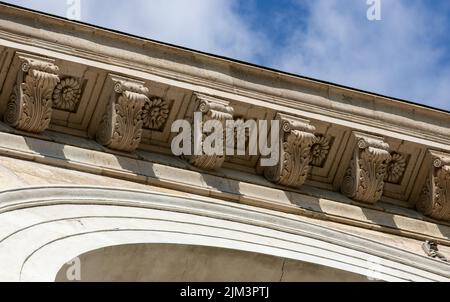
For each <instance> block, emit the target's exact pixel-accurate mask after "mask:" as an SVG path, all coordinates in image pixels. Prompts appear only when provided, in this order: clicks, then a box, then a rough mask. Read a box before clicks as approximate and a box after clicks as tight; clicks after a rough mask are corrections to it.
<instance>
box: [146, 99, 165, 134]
mask: <svg viewBox="0 0 450 302" xmlns="http://www.w3.org/2000/svg"><path fill="white" fill-rule="evenodd" d="M169 111H170V110H169V104H168V103H167V102H166V101H165V100H163V99H161V98H156V97H155V98H152V99H151V100H150V101H149V102H147V103H146V104H145V106H144V109H143V113H142V118H143V120H144V128H146V129H150V130H161V129H162V127H163V126H164V125H165V124H166V121H167V118H168V117H169Z"/></svg>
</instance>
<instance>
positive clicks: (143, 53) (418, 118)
mask: <svg viewBox="0 0 450 302" xmlns="http://www.w3.org/2000/svg"><path fill="white" fill-rule="evenodd" d="M0 8H1V11H0V71H1V73H0V116H3V118H4V119H5V120H6V121H7V122H8V124H10V125H11V126H13V127H15V128H16V129H17V130H18V131H24V132H19V133H20V134H21V135H23V136H24V137H28V136H33V135H36V134H41V135H42V136H41V138H42V137H45V135H47V133H45V132H44V133H42V132H43V131H44V130H46V129H50V130H51V131H54V132H58V133H59V134H65V135H67V134H68V135H73V136H81V137H84V138H87V139H88V140H87V141H88V143H86V144H88V145H89V144H96V142H95V140H97V141H98V142H99V143H100V145H96V148H97V147H98V148H100V150H101V151H102V152H106V153H108V154H121V155H123V156H125V157H127V156H128V157H136V156H139V154H140V153H139V152H140V151H142V150H150V151H153V152H155V153H159V154H160V153H166V154H170V155H172V157H171V160H172V161H177V160H179V159H178V158H176V157H175V156H173V154H172V153H170V145H171V144H170V143H171V138H173V135H172V133H171V124H172V123H173V122H174V121H175V120H177V119H184V120H189V119H190V118H192V114H193V112H196V111H200V112H203V113H204V114H205V115H204V118H206V119H210V118H214V119H218V120H220V121H221V122H222V123H224V122H225V121H227V120H231V119H234V120H240V121H245V120H279V121H281V124H282V128H281V132H280V134H281V135H280V140H279V143H280V145H281V146H282V150H281V151H282V152H280V153H281V154H280V157H279V159H280V161H279V165H278V166H276V167H274V168H268V169H265V170H264V169H262V170H261V169H260V168H261V167H259V166H258V162H259V161H260V160H261V154H256V155H248V156H247V155H246V156H247V157H244V158H242V157H241V158H239V157H238V156H228V155H227V156H216V155H212V156H210V155H209V156H201V155H200V156H197V157H195V156H193V157H192V158H188V160H189V163H190V164H191V165H189V164H187V163H186V166H183V169H184V170H185V171H187V172H191V171H192V170H195V169H197V170H198V169H200V170H203V171H209V172H208V173H212V174H214V173H215V172H211V170H218V171H219V173H221V172H222V171H221V169H223V168H227V167H234V170H237V172H242V171H247V172H249V173H250V175H251V177H250V176H249V177H250V178H253V177H255V178H257V179H258V181H257V182H260V181H262V180H264V177H265V178H266V179H268V180H269V181H270V182H272V183H270V182H265V185H267V186H272V187H275V188H277V189H280V190H282V191H281V192H291V190H294V191H295V190H299V189H300V190H301V189H303V186H304V185H307V186H310V187H313V188H314V189H317V190H319V191H321V192H325V193H324V194H338V193H337V192H342V193H343V195H346V196H348V197H349V198H350V199H352V200H353V201H354V202H359V203H363V204H364V205H363V206H364V207H368V206H375V207H376V206H378V204H376V203H377V202H388V203H391V204H394V205H396V206H399V205H401V206H403V207H408V208H414V207H415V208H418V209H419V210H421V211H422V212H424V213H425V214H426V215H428V216H429V217H431V218H434V219H438V220H443V221H445V222H448V221H449V220H450V207H449V206H447V205H448V204H450V200H449V199H450V197H449V195H448V194H447V193H445V194H442V193H439V194H438V195H436V194H435V196H434V197H433V196H432V197H429V196H428V197H427V198H425V197H420V196H424V194H422V193H423V192H422V191H426V190H424V189H422V188H424V187H425V188H426V187H427V185H426V184H428V187H430V186H431V187H433V186H434V189H436V188H437V189H438V190H440V191H439V192H442V190H441V188H445V189H446V188H447V187H448V165H444V166H443V167H442V166H439V167H436V166H434V168H433V165H431V164H430V162H429V161H430V159H429V157H430V156H429V155H428V154H430V152H431V153H433V152H441V153H443V154H450V113H446V112H444V111H439V110H434V109H429V108H425V107H421V106H418V105H413V104H408V103H405V102H399V101H395V100H393V99H389V98H385V97H380V96H377V95H372V94H369V93H364V92H360V91H356V90H352V89H349V88H342V87H338V86H335V85H332V84H327V83H322V82H319V81H313V80H309V79H305V78H301V77H296V76H292V75H288V74H283V73H277V72H275V71H271V70H267V69H263V68H259V67H255V66H250V65H246V64H244V63H240V62H235V61H231V60H227V59H224V58H216V57H213V56H210V55H206V54H201V53H198V52H194V51H191V50H186V49H181V48H177V47H174V46H168V45H163V44H161V43H157V42H152V41H147V40H143V39H140V38H134V37H130V36H127V35H124V34H118V33H113V32H110V31H107V30H102V29H98V28H95V27H92V26H88V25H83V24H79V23H73V22H69V21H66V20H63V19H58V18H55V17H50V16H42V17H41V16H40V18H36V14H35V13H32V12H29V11H26V10H21V9H17V8H12V7H9V6H5V5H2V4H0ZM55 41H57V43H56V42H55ZM37 55H38V57H36V56H37ZM24 58H34V60H36V62H38V63H37V64H34V65H33V64H32V65H33V66H36V68H35V69H36V70H39V72H41V73H42V74H39V77H37V76H33V74H31V75H29V74H27V73H28V71H29V70H30V69H23V63H24V62H23V59H24ZM46 64H50V65H46ZM39 68H40V69H39ZM31 70H32V71H33V70H34V69H31ZM24 77H25V79H24ZM26 78H28V86H29V88H28V90H33V87H36V85H38V84H37V81H38V80H39V79H41V80H42V79H43V80H44V82H45V85H43V86H44V87H45V91H44V92H43V93H44V94H45V95H43V96H40V97H39V100H41V99H42V100H43V102H33V106H35V107H36V108H37V109H38V110H37V111H38V112H39V113H40V114H38V115H36V116H35V117H33V121H32V123H31V126H29V125H28V126H27V125H25V126H24V124H23V123H22V122H21V121H20V118H19V119H17V118H16V117H15V116H14V115H11V114H10V113H9V111H8V108H16V107H17V108H25V107H26V106H24V105H23V104H25V103H26V102H25V101H26V97H25V96H26V93H25V94H24V93H23V92H21V91H20V90H17V89H16V88H17V87H22V86H23V85H24V84H26V82H27V80H26ZM58 83H59V84H58ZM39 85H40V84H39ZM15 87H16V88H15ZM18 96H19V98H18ZM18 99H20V100H22V102H18V101H17V100H18ZM11 100H13V101H11ZM24 100H25V101H24ZM53 101H55V102H53ZM11 104H13V105H16V107H14V106H11ZM25 105H26V104H25ZM27 106H28V105H27ZM11 116H13V117H14V118H11ZM0 128H2V127H0ZM8 131H9V130H8ZM8 131H6V130H5V132H8ZM38 137H40V136H38ZM84 143H85V142H84ZM0 145H1V144H0ZM0 147H2V146H0ZM78 147H81V148H82V149H83V148H84V146H78ZM19 153H20V152H19ZM446 157H447V155H446ZM58 163H59V162H58V161H57V162H53V161H52V162H51V163H50V164H54V165H57V164H58ZM86 164H88V163H86ZM90 164H91V165H93V166H95V162H94V163H90ZM83 165H84V164H83ZM83 167H84V166H83ZM193 167H194V168H195V169H192V168H193ZM89 169H91V170H95V168H93V167H90V168H88V170H89ZM430 171H431V172H430ZM145 173H148V172H145ZM145 173H144V175H146V174H145ZM430 173H434V174H430ZM112 174H113V175H114V173H112ZM202 175H203V174H202ZM140 176H142V175H140ZM145 177H148V175H147V176H145ZM225 178H226V177H225ZM139 179H140V177H138V178H137V179H134V180H135V181H139ZM264 181H265V180H264ZM262 186H263V187H264V185H262ZM263 187H260V188H259V189H260V190H263ZM330 191H331V192H330ZM429 191H430V190H429ZM429 191H427V192H429ZM445 192H447V191H445ZM217 195H219V193H217ZM343 195H340V194H339V197H336V198H335V199H337V200H336V201H338V199H339V201H341V200H342V199H341V198H343V200H345V201H346V202H353V201H350V199H348V198H346V197H344V196H343ZM220 196H221V197H223V198H224V199H235V198H236V196H234V195H232V194H228V192H221V194H220ZM230 196H231V197H230ZM424 201H426V202H425V203H424ZM252 202H253V201H252ZM271 202H272V201H271ZM374 204H375V205H374ZM436 204H438V206H436ZM443 204H446V206H442V205H443ZM424 205H425V206H424ZM439 205H441V206H439ZM430 208H431V210H430ZM413 213H415V212H413Z"/></svg>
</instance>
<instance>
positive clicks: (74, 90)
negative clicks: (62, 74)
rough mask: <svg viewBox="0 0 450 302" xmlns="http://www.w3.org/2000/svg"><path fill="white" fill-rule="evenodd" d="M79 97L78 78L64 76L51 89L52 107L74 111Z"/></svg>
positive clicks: (79, 85)
mask: <svg viewBox="0 0 450 302" xmlns="http://www.w3.org/2000/svg"><path fill="white" fill-rule="evenodd" d="M80 99H81V83H80V81H79V80H78V79H75V78H72V77H66V78H63V79H62V80H61V82H60V83H59V84H58V85H56V87H55V90H54V91H53V108H54V109H58V110H63V111H68V112H75V111H76V109H77V107H78V104H79V103H80Z"/></svg>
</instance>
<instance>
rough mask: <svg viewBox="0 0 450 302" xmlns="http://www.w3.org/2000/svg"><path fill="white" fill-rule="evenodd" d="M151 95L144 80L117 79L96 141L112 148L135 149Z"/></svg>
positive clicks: (130, 150) (128, 150)
mask: <svg viewBox="0 0 450 302" xmlns="http://www.w3.org/2000/svg"><path fill="white" fill-rule="evenodd" d="M148 94H149V91H148V89H147V88H145V87H144V86H143V83H141V82H137V81H133V80H131V79H127V80H117V81H115V85H114V91H113V94H112V95H111V99H110V101H109V104H108V108H107V109H106V112H105V114H104V116H103V120H102V122H101V124H100V128H99V131H98V133H97V141H98V142H99V143H101V144H102V145H104V146H106V147H108V148H110V149H114V150H118V151H125V152H133V151H135V150H136V149H137V147H138V146H139V143H140V142H141V137H142V126H143V123H144V121H143V118H142V111H143V108H144V105H145V104H146V103H147V102H149V101H150V100H149V98H148V96H147V95H148Z"/></svg>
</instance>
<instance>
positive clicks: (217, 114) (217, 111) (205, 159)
mask: <svg viewBox="0 0 450 302" xmlns="http://www.w3.org/2000/svg"><path fill="white" fill-rule="evenodd" d="M195 97H196V105H195V108H196V109H195V112H201V113H202V116H203V120H202V123H203V124H204V123H206V122H208V121H217V122H219V123H221V126H222V128H223V129H224V133H223V137H226V121H228V120H232V119H233V114H234V109H233V107H231V106H230V105H229V102H228V101H225V100H220V99H216V98H213V97H210V96H207V95H203V94H200V93H196V94H195ZM205 136H206V134H205V133H202V138H201V142H200V143H201V146H200V147H201V149H202V150H203V142H204V139H205ZM225 153H226V152H225V144H223V153H222V154H214V155H207V154H202V155H195V154H194V155H192V156H189V157H187V158H188V160H189V163H190V164H192V165H193V166H195V167H197V168H199V169H202V170H217V169H220V168H221V167H222V165H223V163H224V162H225Z"/></svg>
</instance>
